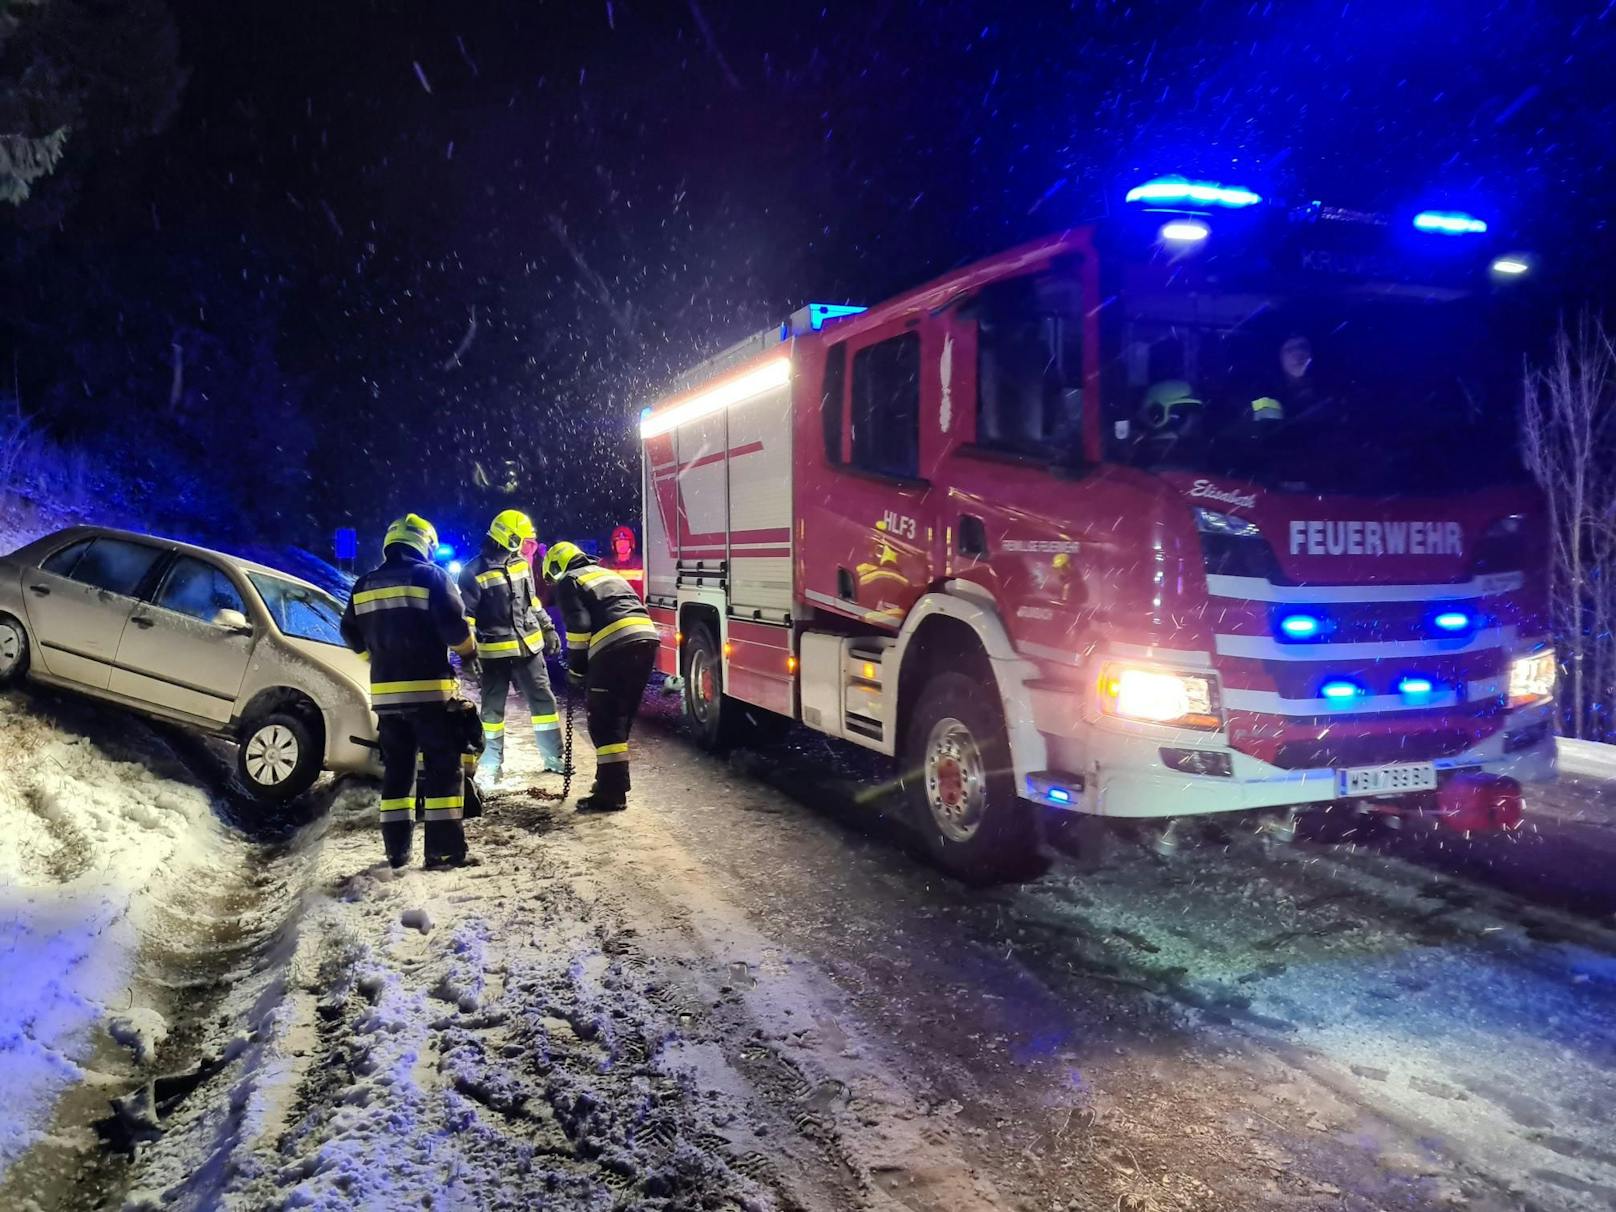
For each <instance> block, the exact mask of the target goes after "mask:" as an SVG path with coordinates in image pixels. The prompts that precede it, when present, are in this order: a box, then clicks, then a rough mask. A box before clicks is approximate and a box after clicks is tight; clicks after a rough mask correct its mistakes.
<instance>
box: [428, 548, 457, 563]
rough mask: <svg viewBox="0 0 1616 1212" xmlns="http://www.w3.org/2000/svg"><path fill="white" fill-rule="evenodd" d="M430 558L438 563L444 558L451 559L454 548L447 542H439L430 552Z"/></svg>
mask: <svg viewBox="0 0 1616 1212" xmlns="http://www.w3.org/2000/svg"><path fill="white" fill-rule="evenodd" d="M432 558H433V559H434V560H436V561H437V562H438V563H440V564H441V563H443V562H444V561H445V560H452V559H454V548H453V547H452V546H450V545H449V544H448V543H439V544H438V546H437V549H436V550H435V551H433V553H432Z"/></svg>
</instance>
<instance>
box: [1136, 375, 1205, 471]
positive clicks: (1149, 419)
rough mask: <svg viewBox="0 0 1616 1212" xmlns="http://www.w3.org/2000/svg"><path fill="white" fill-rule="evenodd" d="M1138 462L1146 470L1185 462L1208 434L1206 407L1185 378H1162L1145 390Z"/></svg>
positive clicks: (1141, 405) (1141, 406) (1140, 419)
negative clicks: (1206, 428) (1165, 464)
mask: <svg viewBox="0 0 1616 1212" xmlns="http://www.w3.org/2000/svg"><path fill="white" fill-rule="evenodd" d="M1139 422H1140V433H1139V441H1138V445H1137V447H1136V448H1135V452H1134V461H1135V462H1136V463H1138V464H1139V465H1140V466H1142V467H1156V466H1159V465H1161V464H1164V463H1174V462H1182V461H1184V460H1186V459H1188V458H1190V457H1191V452H1192V451H1194V450H1196V449H1198V447H1199V446H1200V444H1201V442H1202V440H1203V438H1204V436H1205V434H1204V429H1205V425H1206V404H1205V402H1204V401H1203V400H1202V399H1201V397H1200V395H1199V393H1197V392H1196V390H1195V388H1193V387H1192V386H1190V384H1189V382H1188V380H1185V379H1161V380H1159V381H1157V382H1155V383H1152V384H1151V385H1150V387H1149V388H1148V389H1146V391H1145V397H1144V401H1143V402H1142V403H1141V404H1140V407H1139Z"/></svg>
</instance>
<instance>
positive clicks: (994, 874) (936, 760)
mask: <svg viewBox="0 0 1616 1212" xmlns="http://www.w3.org/2000/svg"><path fill="white" fill-rule="evenodd" d="M908 717H909V718H908V722H907V727H906V728H905V730H904V736H903V747H902V749H901V751H900V759H901V761H902V776H903V785H904V790H905V792H906V794H907V798H908V801H909V815H910V820H911V822H912V823H913V825H914V826H915V828H916V829H917V830H918V831H919V833H920V835H921V839H922V840H923V841H924V843H925V845H926V849H927V850H928V851H929V852H930V854H931V856H932V858H933V859H934V860H935V861H936V863H937V865H938V866H940V867H942V868H943V870H945V871H947V872H949V873H951V874H952V875H955V876H958V877H959V878H960V879H961V880H964V881H965V882H966V883H970V884H997V883H1013V882H1020V881H1024V880H1029V879H1036V878H1037V877H1038V876H1040V875H1042V874H1043V872H1044V870H1045V869H1046V867H1047V863H1046V861H1045V860H1044V859H1043V857H1042V856H1041V853H1040V849H1039V846H1038V834H1037V828H1036V822H1035V821H1034V818H1033V810H1032V808H1031V806H1030V805H1029V804H1027V803H1026V802H1025V801H1024V800H1022V799H1021V798H1020V797H1019V796H1018V795H1016V787H1015V775H1014V773H1013V771H1012V768H1011V764H1010V738H1009V735H1008V733H1007V732H1006V730H1005V726H1004V719H1003V717H1002V714H1001V713H1000V710H999V707H998V702H997V699H996V696H994V695H992V694H985V693H983V687H982V685H981V684H980V683H979V682H978V681H977V680H975V679H973V678H969V677H967V676H965V675H964V674H962V673H939V674H936V675H934V676H933V677H932V678H931V679H930V680H929V681H928V682H926V683H925V685H924V686H923V687H922V688H921V690H920V693H919V695H918V696H917V698H916V700H915V706H914V709H913V710H912V711H910V712H909V713H908Z"/></svg>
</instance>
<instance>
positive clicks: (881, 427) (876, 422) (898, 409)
mask: <svg viewBox="0 0 1616 1212" xmlns="http://www.w3.org/2000/svg"><path fill="white" fill-rule="evenodd" d="M852 397H853V399H852V403H853V409H852V412H853V465H854V466H855V467H859V468H862V469H863V470H865V471H872V472H875V473H876V474H877V475H884V476H894V477H896V478H898V479H907V480H913V479H917V478H919V475H920V334H918V333H905V334H904V335H903V336H901V337H892V338H890V339H889V340H886V341H879V342H877V343H876V344H874V345H871V346H868V347H867V348H865V349H861V350H859V351H858V352H857V353H856V354H854V355H853V390H852Z"/></svg>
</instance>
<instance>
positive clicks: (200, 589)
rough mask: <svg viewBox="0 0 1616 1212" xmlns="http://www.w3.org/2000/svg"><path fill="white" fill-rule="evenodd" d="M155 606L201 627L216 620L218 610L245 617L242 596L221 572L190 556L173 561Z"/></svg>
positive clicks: (245, 609) (245, 611)
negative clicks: (238, 613) (196, 621)
mask: <svg viewBox="0 0 1616 1212" xmlns="http://www.w3.org/2000/svg"><path fill="white" fill-rule="evenodd" d="M155 604H156V605H158V606H161V607H162V608H163V609H164V610H172V611H174V613H176V614H183V615H187V616H189V617H190V618H193V619H200V620H202V622H204V623H211V622H213V621H214V620H215V619H217V618H218V616H219V612H220V611H221V610H235V611H238V612H240V613H241V614H243V615H245V614H246V613H247V608H246V606H245V604H244V603H243V602H242V600H241V594H240V593H238V592H237V591H236V587H235V586H234V585H232V584H231V583H230V578H229V577H227V576H225V574H224V572H223V570H221V569H219V568H216V567H214V566H213V565H212V564H206V563H203V562H202V561H201V560H198V559H193V558H192V557H190V556H181V557H180V558H179V559H177V560H175V561H174V566H173V567H172V568H170V569H169V570H168V576H166V577H165V578H164V579H163V587H162V589H160V590H159V591H158V593H157V597H156V599H155Z"/></svg>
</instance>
